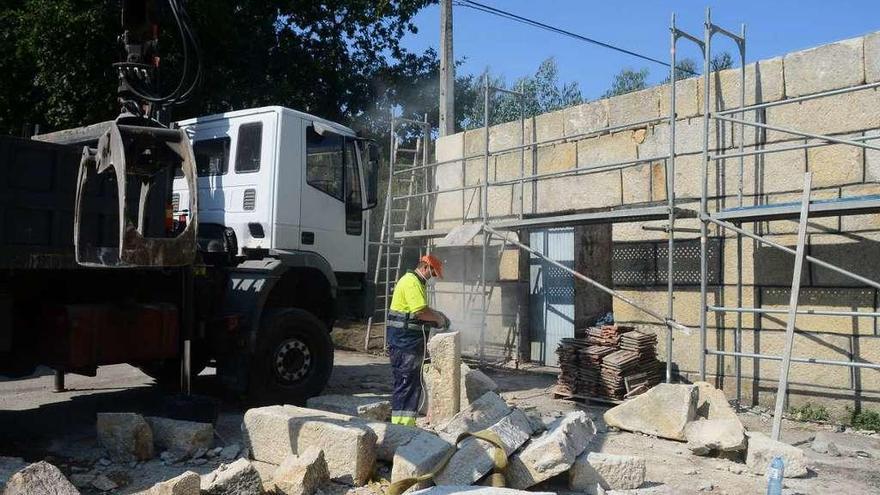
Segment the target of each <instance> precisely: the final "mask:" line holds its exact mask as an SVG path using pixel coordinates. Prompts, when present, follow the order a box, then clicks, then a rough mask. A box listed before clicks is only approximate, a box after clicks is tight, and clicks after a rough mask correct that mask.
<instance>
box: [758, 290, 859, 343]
mask: <svg viewBox="0 0 880 495" xmlns="http://www.w3.org/2000/svg"><path fill="white" fill-rule="evenodd" d="M790 298H791V289H790V288H784V287H783V288H770V287H768V288H762V289H761V307H762V308H765V309H776V310H788V303H789V301H790ZM798 307H799V308H800V309H801V310H804V311H811V310H812V311H868V312H869V311H873V308H874V289H866V288H845V287H829V288H821V287H803V288H801V290H800V294H799V295H798ZM786 319H787V314H785V313H780V314H772V315H764V316H763V318H762V322H761V327H762V328H766V329H768V330H784V329H785V323H786ZM795 328H797V329H798V330H801V331H805V332H821V333H837V334H844V335H873V334H874V318H870V317H863V318H855V317H840V316H822V315H798V317H797V321H796V324H795Z"/></svg>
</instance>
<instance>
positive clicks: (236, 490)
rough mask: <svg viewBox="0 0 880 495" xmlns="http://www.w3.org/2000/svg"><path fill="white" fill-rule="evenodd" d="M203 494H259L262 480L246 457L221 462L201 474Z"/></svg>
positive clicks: (261, 489) (261, 488)
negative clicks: (228, 462) (218, 465)
mask: <svg viewBox="0 0 880 495" xmlns="http://www.w3.org/2000/svg"><path fill="white" fill-rule="evenodd" d="M200 485H201V492H202V494H203V495H261V494H262V493H263V480H261V479H260V474H259V473H258V472H257V470H256V468H254V466H253V465H252V464H251V462H250V461H248V460H247V459H239V460H237V461H235V462H233V463H231V464H221V465H220V467H218V468H217V469H215V470H214V471H212V472H210V473H208V474H206V475H204V476H202V479H201V483H200Z"/></svg>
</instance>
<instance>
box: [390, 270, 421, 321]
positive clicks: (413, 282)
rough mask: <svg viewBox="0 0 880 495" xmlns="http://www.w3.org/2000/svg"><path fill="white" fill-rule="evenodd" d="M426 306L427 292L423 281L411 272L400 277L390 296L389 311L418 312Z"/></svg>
mask: <svg viewBox="0 0 880 495" xmlns="http://www.w3.org/2000/svg"><path fill="white" fill-rule="evenodd" d="M427 307H428V294H427V291H426V290H425V283H424V282H422V279H421V278H419V276H418V275H416V274H415V273H413V272H407V273H406V274H405V275H404V276H402V277H400V280H398V281H397V284H396V285H395V286H394V294H393V295H392V296H391V306H390V309H391V311H399V312H401V313H418V312H419V311H421V310H423V309H425V308H427Z"/></svg>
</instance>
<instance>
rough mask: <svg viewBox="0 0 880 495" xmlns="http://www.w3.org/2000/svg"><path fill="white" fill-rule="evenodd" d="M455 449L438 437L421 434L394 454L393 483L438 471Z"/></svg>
mask: <svg viewBox="0 0 880 495" xmlns="http://www.w3.org/2000/svg"><path fill="white" fill-rule="evenodd" d="M453 448H454V446H453V445H452V444H451V443H449V442H447V441H445V440H443V439H442V438H440V437H438V436H437V435H434V434H433V433H429V432H427V431H423V432H421V433H420V434H419V435H417V436H416V437H415V438H413V439H412V440H411V441H410V442H408V443H407V444H405V445H401V446H400V447H399V448H398V449H397V451H396V452H395V453H394V460H393V464H392V466H391V482H392V483H394V482H397V481H400V480H404V479H407V478H412V477H415V476H421V475H423V474H425V473H428V472H430V471H432V470H434V469H436V468H437V467H438V464H439V463H440V462H441V461H442V460H443V459H445V458H446V456H447V455H448V454H449V452H450V451H451V450H452V449H453Z"/></svg>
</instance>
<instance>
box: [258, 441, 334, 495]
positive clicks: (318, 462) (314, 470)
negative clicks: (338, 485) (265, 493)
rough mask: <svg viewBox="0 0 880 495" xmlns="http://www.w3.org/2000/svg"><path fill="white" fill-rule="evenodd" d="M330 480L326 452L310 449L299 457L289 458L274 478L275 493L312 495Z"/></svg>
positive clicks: (279, 467)
mask: <svg viewBox="0 0 880 495" xmlns="http://www.w3.org/2000/svg"><path fill="white" fill-rule="evenodd" d="M329 480H330V472H329V471H328V470H327V462H326V461H325V460H324V452H323V451H322V450H321V449H318V448H316V447H311V448H308V449H306V451H305V452H303V453H302V454H301V455H298V456H296V455H291V456H288V457H287V459H285V460H284V462H282V463H281V465H280V466H278V469H277V470H276V471H275V475H274V476H273V477H272V483H273V484H274V486H275V492H276V493H277V492H281V493H283V494H285V495H312V494H313V493H315V492H316V491H317V490H318V487H320V486H321V484H322V483H324V482H326V481H329Z"/></svg>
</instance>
